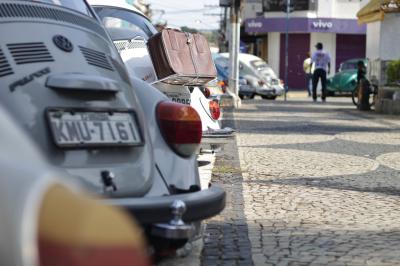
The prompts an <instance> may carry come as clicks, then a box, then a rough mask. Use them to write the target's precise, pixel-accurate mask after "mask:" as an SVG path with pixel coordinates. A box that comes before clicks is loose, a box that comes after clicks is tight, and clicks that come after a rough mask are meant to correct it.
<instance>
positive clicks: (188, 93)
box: [89, 0, 233, 142]
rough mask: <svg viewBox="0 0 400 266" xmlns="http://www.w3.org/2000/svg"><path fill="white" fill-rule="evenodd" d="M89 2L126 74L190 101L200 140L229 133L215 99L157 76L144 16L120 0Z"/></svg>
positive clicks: (150, 28)
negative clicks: (198, 128) (112, 42)
mask: <svg viewBox="0 0 400 266" xmlns="http://www.w3.org/2000/svg"><path fill="white" fill-rule="evenodd" d="M89 3H90V4H91V5H92V6H93V7H94V9H95V10H96V13H97V15H98V16H99V17H100V19H101V21H102V22H103V24H104V25H105V27H106V28H107V30H108V32H109V33H110V36H111V38H112V39H113V41H114V44H115V46H116V47H117V48H118V50H119V52H120V54H121V57H122V59H123V60H124V62H125V64H126V66H127V67H128V71H129V74H130V75H131V76H135V77H138V78H140V79H142V80H144V81H146V82H147V83H150V84H152V85H153V86H155V87H156V88H157V89H159V90H160V91H161V92H163V93H164V94H165V95H167V97H168V98H169V99H171V100H172V101H175V102H180V103H184V104H190V105H191V106H192V107H193V108H194V109H195V110H196V111H197V112H198V114H199V115H200V118H201V122H202V131H203V134H202V142H206V141H208V139H209V138H212V137H213V136H214V135H217V136H221V135H224V136H228V135H229V136H231V135H232V133H233V130H232V129H228V128H226V129H221V125H220V123H219V118H220V113H221V111H220V108H219V105H218V103H216V102H215V101H211V100H209V99H207V98H206V97H204V95H203V93H202V89H201V88H199V87H187V86H181V85H172V84H168V83H164V82H160V81H158V80H157V75H156V73H155V70H154V67H153V63H152V61H151V57H150V55H149V52H148V49H147V46H146V41H147V40H148V39H149V38H150V37H151V36H152V35H153V34H155V33H156V32H157V31H156V29H155V28H154V26H153V25H152V24H151V22H150V21H149V20H148V18H146V17H145V16H144V15H143V14H142V13H141V12H140V11H138V10H137V9H136V8H134V7H133V6H132V5H128V4H126V3H125V2H124V1H123V0H119V1H113V2H110V1H107V0H90V1H89ZM211 142H212V140H211Z"/></svg>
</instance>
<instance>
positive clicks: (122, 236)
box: [0, 106, 150, 266]
mask: <svg viewBox="0 0 400 266" xmlns="http://www.w3.org/2000/svg"><path fill="white" fill-rule="evenodd" d="M0 124H1V129H2V130H1V131H0V146H1V149H0V167H1V178H0V217H1V223H0V236H1V237H0V265H13V266H27V265H32V266H49V265H60V263H61V264H62V265H99V266H102V265H104V266H105V265H110V264H109V263H110V262H112V263H115V264H116V265H138V266H139V265H140V266H146V265H150V260H149V259H148V258H147V256H148V252H147V250H146V246H145V242H144V238H143V234H142V232H141V229H140V228H139V227H138V225H137V224H134V223H133V221H132V219H131V218H130V217H128V216H127V214H126V213H123V212H122V211H121V210H119V209H117V208H115V207H112V206H107V205H105V204H104V203H102V202H101V201H100V200H98V199H94V198H93V197H92V196H88V195H87V194H86V193H85V192H83V191H82V190H81V189H80V188H79V187H77V186H76V184H73V183H71V182H70V181H71V180H72V179H73V177H71V176H68V175H67V174H66V173H63V172H62V171H58V170H57V169H54V168H52V167H51V166H50V165H48V163H47V162H46V159H45V157H44V156H42V154H41V153H40V151H39V150H38V148H37V147H36V145H35V144H34V143H33V142H32V140H31V139H30V138H29V136H28V135H27V132H23V131H22V129H21V128H20V126H19V125H17V124H16V123H15V119H14V117H11V116H10V115H9V114H8V113H7V112H6V111H5V110H4V109H3V108H2V107H1V106H0ZM93 221H96V223H95V224H93ZM110 224H112V225H113V226H111V227H110V226H109V225H110ZM109 239H112V240H113V241H108V240H109ZM99 247H101V248H99Z"/></svg>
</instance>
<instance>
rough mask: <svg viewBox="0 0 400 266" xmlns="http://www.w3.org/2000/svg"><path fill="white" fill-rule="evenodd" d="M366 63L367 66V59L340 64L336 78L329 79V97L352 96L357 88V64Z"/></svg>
mask: <svg viewBox="0 0 400 266" xmlns="http://www.w3.org/2000/svg"><path fill="white" fill-rule="evenodd" d="M358 61H364V64H365V65H367V62H368V61H367V59H359V58H357V59H350V60H346V61H344V62H343V63H341V64H340V67H339V71H338V72H337V73H335V75H334V76H332V77H330V78H328V79H327V92H328V95H331V96H333V95H335V94H350V95H351V93H352V92H353V91H354V90H355V89H356V87H357V63H358Z"/></svg>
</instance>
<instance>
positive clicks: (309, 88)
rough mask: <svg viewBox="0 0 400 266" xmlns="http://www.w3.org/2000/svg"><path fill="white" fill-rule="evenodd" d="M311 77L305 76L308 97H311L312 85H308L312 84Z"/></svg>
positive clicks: (310, 75)
mask: <svg viewBox="0 0 400 266" xmlns="http://www.w3.org/2000/svg"><path fill="white" fill-rule="evenodd" d="M312 77H313V74H311V73H310V74H306V88H307V92H308V96H311V95H312V85H311V84H310V83H312Z"/></svg>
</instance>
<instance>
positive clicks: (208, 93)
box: [203, 87, 211, 98]
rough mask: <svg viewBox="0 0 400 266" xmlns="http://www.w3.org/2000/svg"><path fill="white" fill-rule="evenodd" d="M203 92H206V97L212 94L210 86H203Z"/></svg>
mask: <svg viewBox="0 0 400 266" xmlns="http://www.w3.org/2000/svg"><path fill="white" fill-rule="evenodd" d="M203 94H204V97H206V98H210V95H211V91H210V89H209V88H206V87H204V88H203Z"/></svg>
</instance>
